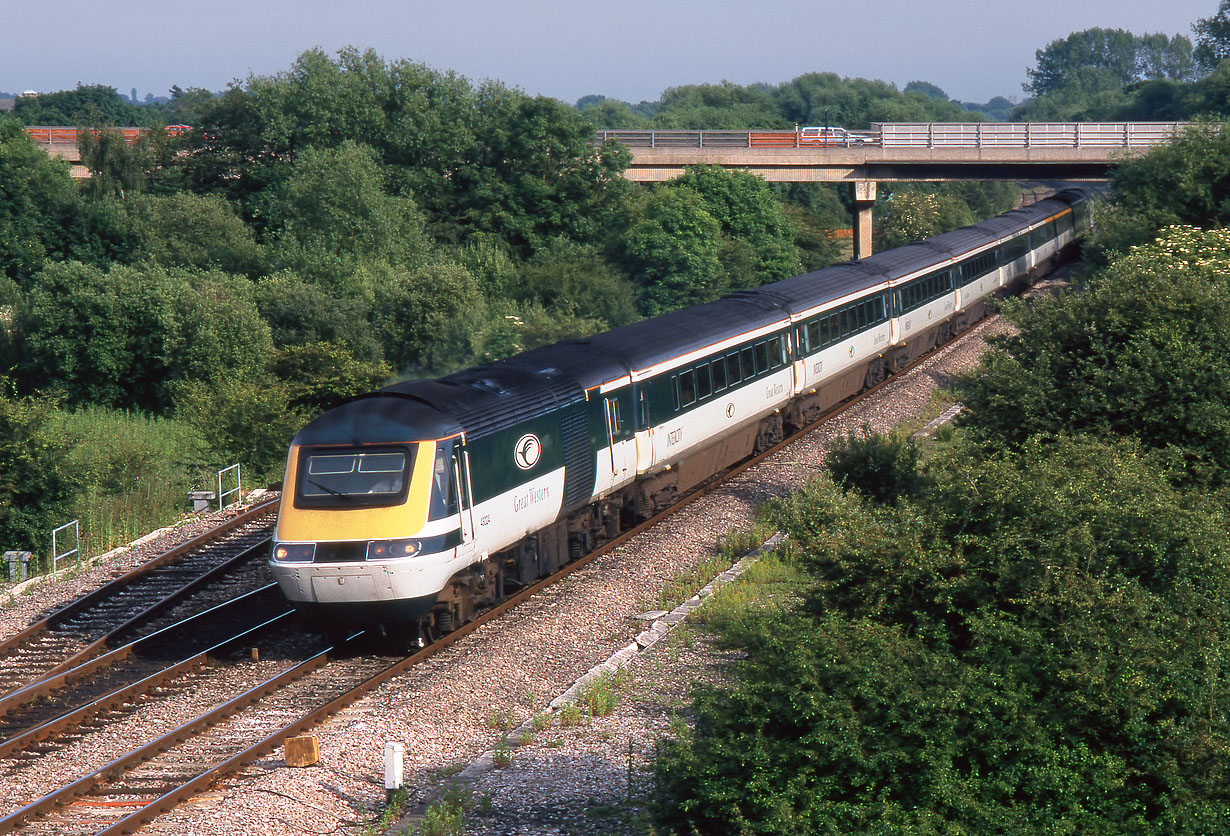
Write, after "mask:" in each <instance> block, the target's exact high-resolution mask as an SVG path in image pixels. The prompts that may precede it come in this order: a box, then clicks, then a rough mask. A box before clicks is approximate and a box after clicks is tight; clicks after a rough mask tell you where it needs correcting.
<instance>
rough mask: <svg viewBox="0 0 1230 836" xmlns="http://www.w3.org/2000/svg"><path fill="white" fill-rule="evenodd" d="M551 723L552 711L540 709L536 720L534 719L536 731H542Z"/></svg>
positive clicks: (535, 716)
mask: <svg viewBox="0 0 1230 836" xmlns="http://www.w3.org/2000/svg"><path fill="white" fill-rule="evenodd" d="M549 725H551V712H550V711H540V712H538V713H537V714H535V715H534V720H533V726H534V731H542V730H543V729H545V728H546V727H547V726H549Z"/></svg>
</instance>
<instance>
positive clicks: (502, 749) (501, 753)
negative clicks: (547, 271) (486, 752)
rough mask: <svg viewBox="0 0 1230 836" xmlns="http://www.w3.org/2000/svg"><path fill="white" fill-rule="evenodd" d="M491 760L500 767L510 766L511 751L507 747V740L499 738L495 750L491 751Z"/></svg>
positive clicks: (511, 760)
mask: <svg viewBox="0 0 1230 836" xmlns="http://www.w3.org/2000/svg"><path fill="white" fill-rule="evenodd" d="M491 762H492V763H494V764H495V765H496V766H498V767H500V768H503V767H505V766H512V762H513V751H512V749H511V748H509V746H508V741H507V740H504V739H503V738H500V742H499V744H498V745H497V746H496V747H495V751H494V752H493V753H492V756H491Z"/></svg>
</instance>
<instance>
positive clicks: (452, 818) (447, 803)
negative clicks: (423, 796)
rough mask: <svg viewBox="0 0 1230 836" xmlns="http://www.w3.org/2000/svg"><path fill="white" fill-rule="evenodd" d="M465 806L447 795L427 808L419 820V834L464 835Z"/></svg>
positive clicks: (427, 835) (431, 835)
mask: <svg viewBox="0 0 1230 836" xmlns="http://www.w3.org/2000/svg"><path fill="white" fill-rule="evenodd" d="M464 812H465V811H464V808H463V805H462V804H461V803H458V802H456V801H455V800H453V799H450V797H449V796H448V795H445V797H444V798H443V799H441V800H440V801H437V802H436V803H434V804H432V805H431V806H429V807H428V808H427V812H426V813H424V814H423V819H422V821H420V822H419V826H418V836H462V823H463V821H462V820H463V817H464Z"/></svg>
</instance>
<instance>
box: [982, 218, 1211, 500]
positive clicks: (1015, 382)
mask: <svg viewBox="0 0 1230 836" xmlns="http://www.w3.org/2000/svg"><path fill="white" fill-rule="evenodd" d="M1228 251H1230V239H1228V238H1227V235H1226V233H1225V232H1224V231H1222V230H1216V231H1210V232H1201V231H1199V230H1194V229H1184V228H1174V229H1171V230H1168V231H1167V233H1166V234H1165V235H1164V236H1163V237H1162V238H1161V239H1159V240H1158V242H1157V243H1155V244H1151V245H1149V246H1147V247H1139V248H1137V249H1135V250H1133V251H1132V253H1131V254H1129V255H1127V256H1123V257H1121V258H1119V259H1118V260H1117V261H1115V262H1114V263H1113V264H1112V266H1111V267H1110V268H1109V269H1107V270H1106V271H1104V272H1103V273H1101V274H1099V275H1097V276H1096V277H1093V278H1091V279H1090V281H1089V287H1088V288H1087V290H1086V292H1083V293H1074V294H1068V295H1064V296H1061V297H1059V298H1057V299H1055V300H1052V301H1041V302H1038V303H1037V304H1036V305H1035V306H1033V308H1032V309H1029V310H1027V309H1026V308H1025V306H1024V305H1023V304H1021V303H1013V304H1009V305H1007V306H1006V310H1005V315H1006V316H1007V317H1008V319H1009V320H1010V321H1011V322H1013V323H1014V324H1016V325H1017V326H1018V328H1019V329H1020V331H1019V333H1018V334H1017V335H1015V336H1012V337H1007V338H1002V339H999V340H997V341H996V344H995V348H994V349H993V351H992V352H991V354H990V356H989V357H988V359H987V361H986V363H985V366H984V368H983V369H982V370H981V371H979V372H977V373H976V374H975V375H974V377H973V378H971V379H970V380H968V381H967V383H966V386H965V391H964V399H965V403H966V404H967V405H968V406H969V407H970V408H969V410H967V411H966V412H965V413H963V414H962V416H961V417H960V418H959V419H958V422H959V424H960V425H962V426H964V427H966V428H967V429H968V430H969V431H970V434H971V436H972V437H973V438H974V439H976V440H983V441H986V442H987V443H994V444H1001V443H1004V442H1005V441H1006V442H1008V443H1012V444H1020V443H1022V442H1023V441H1024V440H1025V439H1026V438H1028V437H1029V436H1031V435H1035V434H1042V435H1058V434H1063V433H1071V432H1085V433H1095V434H1099V435H1104V436H1112V437H1113V436H1120V435H1134V436H1136V437H1138V438H1140V439H1141V440H1142V441H1143V443H1144V444H1145V445H1147V446H1148V447H1150V448H1156V449H1174V450H1176V451H1180V453H1181V455H1182V458H1183V460H1184V462H1185V466H1186V475H1187V478H1189V479H1191V480H1194V481H1198V482H1209V483H1212V484H1221V483H1223V482H1224V481H1225V480H1226V473H1227V470H1226V468H1227V467H1228V466H1230V441H1228V439H1230V390H1228V389H1227V385H1228V384H1227V381H1230V368H1228V367H1227V360H1226V352H1225V350H1224V346H1225V344H1226V340H1227V339H1230V283H1228V282H1227V277H1228V276H1230V254H1228Z"/></svg>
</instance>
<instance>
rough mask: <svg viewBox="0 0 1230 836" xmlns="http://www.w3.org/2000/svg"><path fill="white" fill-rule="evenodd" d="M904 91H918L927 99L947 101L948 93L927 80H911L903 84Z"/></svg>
mask: <svg viewBox="0 0 1230 836" xmlns="http://www.w3.org/2000/svg"><path fill="white" fill-rule="evenodd" d="M905 92H906V93H918V94H920V95H923V96H926V97H927V98H928V99H938V100H939V101H942V102H944V101H948V94H947V93H945V92H944V91H943V89H942V88H940V87H939V86H937V85H935V84H932V83H931V82H929V81H911V82H910V83H909V84H907V85H906V86H905Z"/></svg>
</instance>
